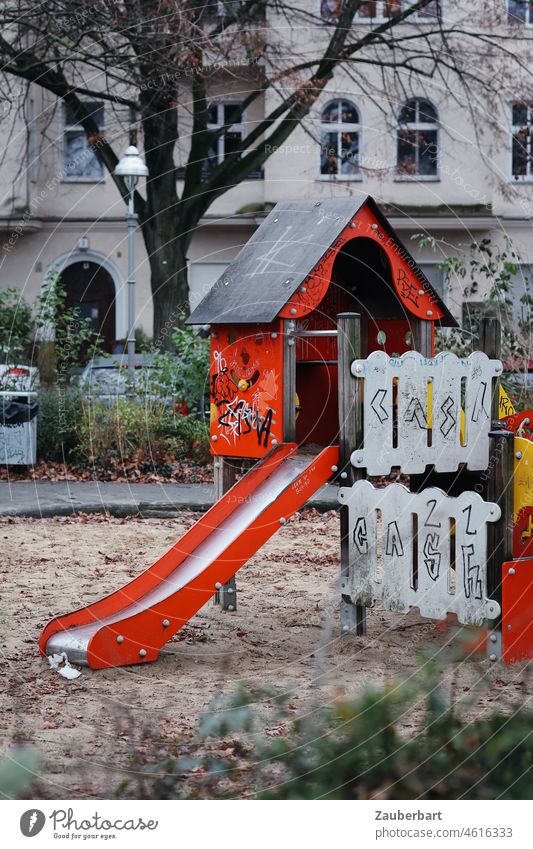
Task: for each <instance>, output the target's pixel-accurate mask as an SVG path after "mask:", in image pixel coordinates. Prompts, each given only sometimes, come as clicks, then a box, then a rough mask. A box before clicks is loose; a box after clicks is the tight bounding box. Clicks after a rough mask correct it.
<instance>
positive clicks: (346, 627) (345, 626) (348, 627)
mask: <svg viewBox="0 0 533 849" xmlns="http://www.w3.org/2000/svg"><path fill="white" fill-rule="evenodd" d="M342 630H343V631H345V632H346V631H349V630H350V626H349V625H343V626H342Z"/></svg>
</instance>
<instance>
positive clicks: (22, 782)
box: [0, 748, 40, 799]
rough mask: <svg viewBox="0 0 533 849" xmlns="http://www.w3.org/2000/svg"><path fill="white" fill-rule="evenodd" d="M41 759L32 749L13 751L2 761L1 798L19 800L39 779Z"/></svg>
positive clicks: (0, 777) (0, 765) (0, 770)
mask: <svg viewBox="0 0 533 849" xmlns="http://www.w3.org/2000/svg"><path fill="white" fill-rule="evenodd" d="M39 765H40V758H39V756H38V755H37V753H36V752H34V751H33V750H31V749H20V748H19V749H13V751H12V752H10V754H9V756H8V757H4V758H2V759H1V760H0V798H2V799H18V798H20V796H21V795H22V794H24V793H26V792H27V791H28V790H29V788H30V786H31V784H32V782H33V781H34V780H35V778H36V777H37V775H36V773H37V770H38V768H39Z"/></svg>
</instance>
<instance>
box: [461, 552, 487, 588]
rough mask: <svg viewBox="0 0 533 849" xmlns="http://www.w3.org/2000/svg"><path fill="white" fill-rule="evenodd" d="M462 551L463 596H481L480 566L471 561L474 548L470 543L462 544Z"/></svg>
mask: <svg viewBox="0 0 533 849" xmlns="http://www.w3.org/2000/svg"><path fill="white" fill-rule="evenodd" d="M461 549H462V551H463V575H464V586H465V596H466V597H467V598H477V599H478V600H479V599H481V598H483V585H482V583H481V577H480V572H481V567H480V565H479V564H475V563H471V561H472V558H473V557H474V553H475V549H474V546H473V545H472V543H470V545H462V546H461Z"/></svg>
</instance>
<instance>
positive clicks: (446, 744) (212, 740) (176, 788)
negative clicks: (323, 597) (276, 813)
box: [119, 660, 533, 800]
mask: <svg viewBox="0 0 533 849" xmlns="http://www.w3.org/2000/svg"><path fill="white" fill-rule="evenodd" d="M424 670H426V671H424ZM428 672H429V674H428ZM290 697H291V693H290V691H285V694H276V693H273V692H270V691H266V690H249V689H246V688H245V687H241V688H240V689H238V690H237V691H236V692H235V693H234V694H233V695H232V696H231V697H230V698H229V699H228V698H225V699H224V698H218V700H217V702H216V703H215V705H214V707H213V709H212V710H211V711H210V712H209V713H208V714H206V715H204V717H203V718H202V720H201V722H200V725H199V728H198V731H197V734H196V737H195V738H194V739H193V740H190V739H187V741H184V743H183V746H182V749H181V753H180V756H179V757H177V758H175V757H173V758H169V759H168V760H166V761H164V762H161V763H158V764H156V765H153V766H150V767H148V768H147V769H146V768H145V770H144V774H143V780H142V785H141V787H142V793H143V794H144V796H145V797H149V798H157V799H172V798H210V799H212V798H238V797H242V796H243V795H245V796H255V797H259V798H268V799H370V798H379V799H439V800H442V799H458V798H465V799H497V798H498V799H529V798H531V794H532V792H533V771H532V764H533V736H532V735H531V725H532V721H533V713H532V712H531V711H530V710H526V709H525V708H522V707H517V708H516V709H515V710H514V711H510V712H509V715H507V714H505V713H503V712H502V711H500V710H496V711H495V712H493V713H492V714H491V715H487V716H484V717H483V718H481V719H474V720H473V721H468V719H467V718H461V717H459V716H458V715H456V714H455V712H454V710H453V708H451V707H450V706H449V705H447V704H446V702H445V701H444V699H443V698H441V694H440V691H439V688H438V684H437V680H436V674H435V671H434V670H433V669H432V665H431V663H428V662H427V660H426V662H425V665H424V669H423V670H422V671H421V673H420V674H419V676H418V682H417V683H416V684H415V683H413V682H412V681H410V682H407V683H397V684H394V685H390V686H388V687H386V688H385V689H382V690H373V689H370V690H368V691H367V692H366V693H364V694H363V695H362V696H361V697H360V698H358V699H354V700H344V699H339V700H337V701H335V702H334V703H333V704H332V705H331V706H328V707H327V708H325V709H323V710H320V711H317V710H313V711H311V712H310V713H307V714H306V715H305V716H304V718H303V719H298V720H294V719H293V718H291V716H290V712H289V710H288V709H287V707H288V706H289V707H290ZM417 702H418V704H417ZM288 703H289V705H288ZM420 703H421V704H422V705H424V703H425V713H424V712H423V713H422V715H420V711H419V710H417V708H419V705H420ZM258 706H259V707H258ZM260 706H263V707H260ZM406 722H409V723H410V724H411V726H414V727H418V728H419V729H420V730H419V731H418V733H413V732H410V733H409V734H407V735H406V734H405V724H406ZM272 728H274V729H276V733H275V734H272V733H270V734H269V733H268V732H269V730H270V729H272ZM280 731H281V734H280ZM132 789H133V788H132V786H131V785H129V784H128V782H125V783H124V784H123V785H122V786H121V788H120V789H119V792H120V795H122V796H128V795H129V793H130V792H131V790H132ZM136 789H137V788H136ZM133 797H134V798H139V795H138V789H137V793H136V792H135V790H133Z"/></svg>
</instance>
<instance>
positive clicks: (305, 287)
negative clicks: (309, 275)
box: [300, 286, 307, 294]
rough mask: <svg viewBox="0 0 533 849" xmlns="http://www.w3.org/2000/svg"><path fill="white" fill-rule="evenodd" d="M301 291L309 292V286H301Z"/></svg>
mask: <svg viewBox="0 0 533 849" xmlns="http://www.w3.org/2000/svg"><path fill="white" fill-rule="evenodd" d="M300 292H303V293H304V294H305V293H306V292H307V286H301V287H300Z"/></svg>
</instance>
